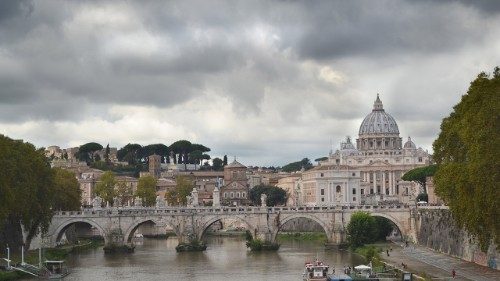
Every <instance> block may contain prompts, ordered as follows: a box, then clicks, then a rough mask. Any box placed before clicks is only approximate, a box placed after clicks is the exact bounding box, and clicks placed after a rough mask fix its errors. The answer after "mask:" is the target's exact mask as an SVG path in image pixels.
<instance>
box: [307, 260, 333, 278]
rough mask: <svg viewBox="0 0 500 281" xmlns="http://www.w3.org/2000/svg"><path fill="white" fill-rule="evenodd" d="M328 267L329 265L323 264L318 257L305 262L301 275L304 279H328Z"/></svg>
mask: <svg viewBox="0 0 500 281" xmlns="http://www.w3.org/2000/svg"><path fill="white" fill-rule="evenodd" d="M329 268H330V266H329V265H327V264H324V263H323V262H322V261H320V260H318V259H316V261H314V262H306V263H305V266H304V273H303V274H302V277H303V279H304V281H328V280H330V279H329V278H328V269H329Z"/></svg>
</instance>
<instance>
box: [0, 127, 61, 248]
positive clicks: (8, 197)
mask: <svg viewBox="0 0 500 281" xmlns="http://www.w3.org/2000/svg"><path fill="white" fill-rule="evenodd" d="M53 187H54V178H53V173H52V170H51V168H50V165H49V163H48V159H47V158H46V157H45V154H44V151H43V150H42V149H36V148H35V147H34V146H33V145H32V144H30V143H25V142H23V141H20V140H12V139H10V138H8V137H6V136H4V135H0V240H3V241H5V238H7V237H13V236H12V233H19V231H20V229H21V224H22V225H23V227H24V230H25V231H26V233H27V235H26V247H27V248H29V245H30V243H31V239H32V238H33V237H34V236H35V235H37V234H38V232H39V231H40V230H41V231H42V232H45V231H46V230H47V229H48V227H49V224H50V221H51V219H52V215H53V211H52V204H53V202H54V192H53V190H52V189H53ZM9 232H10V233H9ZM15 238H17V239H18V240H17V241H14V240H10V242H11V244H10V245H11V246H13V247H15V246H16V244H17V245H19V243H22V240H20V239H22V236H21V237H20V236H16V237H13V238H12V239H15ZM3 241H1V242H3ZM7 242H9V240H7ZM4 245H5V244H4V243H0V247H3V246H4Z"/></svg>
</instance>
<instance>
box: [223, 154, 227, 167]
mask: <svg viewBox="0 0 500 281" xmlns="http://www.w3.org/2000/svg"><path fill="white" fill-rule="evenodd" d="M223 161H224V164H223V166H227V155H224V158H223Z"/></svg>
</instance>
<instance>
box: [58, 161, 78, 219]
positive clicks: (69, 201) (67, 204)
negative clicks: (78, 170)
mask: <svg viewBox="0 0 500 281" xmlns="http://www.w3.org/2000/svg"><path fill="white" fill-rule="evenodd" d="M53 174H54V185H53V194H54V203H53V206H52V208H53V209H54V210H64V211H76V210H79V209H80V206H81V200H82V191H81V190H80V185H79V184H78V180H77V179H76V176H75V174H74V173H73V172H70V171H67V170H63V169H61V168H54V169H53Z"/></svg>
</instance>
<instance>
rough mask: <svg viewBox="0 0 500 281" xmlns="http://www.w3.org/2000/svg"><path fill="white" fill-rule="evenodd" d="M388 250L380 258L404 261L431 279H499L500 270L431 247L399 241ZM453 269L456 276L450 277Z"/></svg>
mask: <svg viewBox="0 0 500 281" xmlns="http://www.w3.org/2000/svg"><path fill="white" fill-rule="evenodd" d="M396 245H397V246H395V247H394V248H393V251H392V252H390V256H389V257H387V256H386V255H385V254H383V256H382V258H383V259H384V260H386V261H388V262H390V263H392V264H395V265H399V266H400V265H401V262H404V263H405V264H406V265H407V266H408V271H411V272H415V273H417V274H419V275H420V274H421V273H425V274H426V275H427V276H428V277H432V280H477V281H489V280H500V271H498V270H494V269H491V268H487V267H484V266H480V265H478V264H475V263H472V262H467V261H464V260H461V259H459V258H455V257H451V256H448V255H445V254H442V253H439V252H436V251H433V250H431V249H428V248H425V247H421V246H414V245H410V246H409V247H403V245H402V244H401V243H396ZM453 269H455V272H456V277H455V279H453V278H452V277H451V271H452V270H453Z"/></svg>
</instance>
